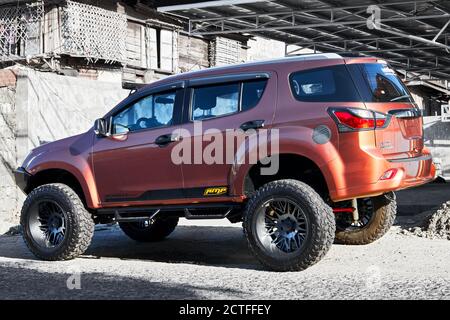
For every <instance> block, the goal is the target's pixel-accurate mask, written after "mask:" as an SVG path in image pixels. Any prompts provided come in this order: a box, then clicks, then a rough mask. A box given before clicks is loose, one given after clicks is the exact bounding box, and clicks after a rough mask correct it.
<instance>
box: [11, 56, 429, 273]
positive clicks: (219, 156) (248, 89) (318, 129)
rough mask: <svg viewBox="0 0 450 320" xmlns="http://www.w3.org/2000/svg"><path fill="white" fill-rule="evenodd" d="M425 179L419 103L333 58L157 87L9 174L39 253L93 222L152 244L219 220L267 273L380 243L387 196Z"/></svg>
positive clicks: (293, 60)
mask: <svg viewBox="0 0 450 320" xmlns="http://www.w3.org/2000/svg"><path fill="white" fill-rule="evenodd" d="M434 177H435V168H434V165H433V164H432V159H431V155H430V153H429V151H428V150H427V149H425V148H424V145H423V131H422V117H421V113H420V110H419V109H418V108H417V106H416V105H415V104H414V102H413V100H412V98H411V95H410V93H409V92H408V90H407V88H406V87H405V86H404V84H403V83H402V82H401V80H400V79H399V78H398V77H397V75H396V73H395V71H394V70H393V69H391V68H390V67H389V65H388V64H387V63H386V62H385V61H381V60H377V59H376V58H367V57H344V56H340V55H337V54H316V55H306V56H296V57H290V58H284V59H279V60H271V61H264V62H255V63H248V64H242V65H236V66H227V67H219V68H212V69H208V70H202V71H197V72H191V73H184V74H179V75H176V76H172V77H168V78H166V79H164V80H161V81H157V82H155V83H153V84H151V85H148V86H145V87H143V88H141V89H139V90H138V91H137V92H135V93H133V94H132V95H130V96H129V97H128V98H126V99H125V100H124V101H122V102H121V103H119V104H118V105H117V106H116V107H115V108H113V109H112V110H111V111H110V112H108V113H107V114H106V115H105V116H104V117H102V118H101V119H98V120H96V122H95V124H94V126H93V128H91V129H90V130H88V131H87V132H85V133H83V134H80V135H77V136H73V137H70V138H67V139H63V140H60V141H56V142H53V143H48V144H45V145H42V146H40V147H38V148H36V149H34V150H33V151H32V152H31V153H30V154H29V155H28V157H27V158H26V159H25V161H24V163H23V166H22V167H21V168H19V169H18V170H17V171H16V181H17V184H18V185H19V186H20V187H21V188H22V189H23V190H24V192H25V193H26V194H27V195H28V197H27V199H26V201H25V203H24V205H23V209H22V215H21V225H22V228H23V236H24V239H25V242H26V244H27V245H28V247H29V248H30V250H31V251H32V252H33V253H34V254H35V255H36V256H37V257H39V258H42V259H45V260H64V259H71V258H75V257H77V256H78V255H80V254H82V253H83V252H84V251H85V250H86V249H87V247H88V246H89V243H90V241H91V238H92V235H93V231H94V224H96V223H109V222H118V223H119V225H120V227H121V228H122V230H123V231H124V232H125V234H127V235H128V236H129V237H131V238H132V239H134V240H136V241H158V240H162V239H163V238H165V237H166V236H168V235H169V234H170V233H171V232H172V231H174V229H175V227H176V225H177V223H178V219H179V218H180V217H185V218H188V219H217V218H228V219H229V220H230V221H231V222H243V227H244V231H245V235H246V237H247V240H248V244H249V247H250V249H251V250H252V251H253V253H254V254H255V256H256V258H258V260H260V261H261V262H262V263H263V264H264V265H265V266H266V267H268V268H270V269H273V270H278V271H288V270H303V269H305V268H307V267H309V266H311V265H312V264H314V263H316V262H317V261H319V260H320V259H321V258H322V257H323V256H324V255H325V253H326V252H327V251H328V249H329V248H330V246H331V245H332V243H333V242H338V243H343V244H367V243H370V242H373V241H375V240H376V239H378V238H380V237H381V236H382V235H384V234H385V233H386V232H387V230H388V229H389V228H390V226H391V225H392V223H393V221H394V218H395V215H396V202H395V194H394V193H393V191H395V190H399V189H404V188H408V187H412V186H418V185H420V184H424V183H427V182H429V181H431V180H433V179H434Z"/></svg>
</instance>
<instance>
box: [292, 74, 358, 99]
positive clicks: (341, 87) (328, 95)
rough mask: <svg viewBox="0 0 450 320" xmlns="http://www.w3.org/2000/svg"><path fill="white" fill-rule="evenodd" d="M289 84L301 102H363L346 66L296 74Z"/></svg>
mask: <svg viewBox="0 0 450 320" xmlns="http://www.w3.org/2000/svg"><path fill="white" fill-rule="evenodd" d="M289 82H290V85H291V90H292V93H293V94H294V97H295V98H296V99H297V100H300V101H307V102H355V101H361V97H360V96H359V94H358V91H357V90H356V88H355V85H354V83H353V81H352V78H351V76H350V74H349V72H348V70H347V68H346V67H345V65H336V66H331V67H324V68H317V69H310V70H305V71H299V72H295V73H293V74H291V75H290V77H289Z"/></svg>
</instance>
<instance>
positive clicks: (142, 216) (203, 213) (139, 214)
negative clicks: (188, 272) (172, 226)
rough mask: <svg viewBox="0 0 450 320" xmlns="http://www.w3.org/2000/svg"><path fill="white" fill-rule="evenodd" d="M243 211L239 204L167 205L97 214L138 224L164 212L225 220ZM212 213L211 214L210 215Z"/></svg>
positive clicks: (107, 210) (125, 208) (193, 218)
mask: <svg viewBox="0 0 450 320" xmlns="http://www.w3.org/2000/svg"><path fill="white" fill-rule="evenodd" d="M239 209H242V205H241V204H238V203H224V204H215V203H212V204H193V205H167V206H149V207H124V208H107V209H99V210H98V211H97V214H98V215H100V216H103V215H108V216H113V217H114V220H115V221H117V222H138V221H142V220H151V219H154V218H156V217H157V216H158V215H161V214H164V212H172V213H174V212H176V213H179V216H181V217H183V216H184V217H185V218H186V219H189V220H200V219H224V218H227V217H228V216H229V215H230V214H231V213H232V212H233V211H234V210H239ZM210 212H211V213H210Z"/></svg>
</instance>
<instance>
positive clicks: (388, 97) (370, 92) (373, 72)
mask: <svg viewBox="0 0 450 320" xmlns="http://www.w3.org/2000/svg"><path fill="white" fill-rule="evenodd" d="M348 68H349V70H350V72H351V73H352V76H353V78H354V80H355V83H357V84H358V89H359V91H360V94H361V96H362V97H363V100H364V102H412V98H411V95H410V93H409V91H408V89H407V88H406V86H405V85H404V84H403V82H402V81H401V80H400V79H399V77H398V76H397V75H396V73H395V71H394V70H393V69H391V68H390V67H389V66H388V65H387V64H382V63H365V64H350V65H348Z"/></svg>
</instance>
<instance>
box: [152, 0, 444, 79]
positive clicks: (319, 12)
mask: <svg viewBox="0 0 450 320" xmlns="http://www.w3.org/2000/svg"><path fill="white" fill-rule="evenodd" d="M171 3H172V4H173V5H175V6H164V7H160V8H158V10H159V11H163V12H166V13H170V14H175V15H177V16H182V17H184V18H187V19H189V31H190V33H191V34H193V35H195V34H196V35H230V34H239V33H240V34H250V35H258V36H264V37H267V38H271V39H277V40H280V41H284V42H286V43H287V44H295V45H298V46H301V47H306V48H311V49H315V50H317V51H319V52H343V53H356V54H361V55H370V56H376V57H380V58H383V59H386V60H388V61H389V62H390V63H391V64H392V65H394V66H395V67H397V69H400V70H402V71H403V70H404V71H406V75H407V76H408V78H417V76H418V75H421V76H422V77H425V78H429V77H430V76H431V77H432V78H436V79H450V54H449V49H450V41H449V40H450V26H448V22H449V21H450V1H449V0H434V1H431V0H414V1H413V0H386V1H374V0H340V1H332V0H302V1H298V0H274V1H265V0H262V1H261V0H260V1H257V0H255V1H248V0H245V1H239V0H219V1H208V2H204V1H203V2H199V1H197V2H190V4H187V5H184V6H179V4H180V3H182V4H186V1H180V2H177V1H171ZM372 5H376V6H377V7H378V8H379V9H380V13H381V25H380V27H381V30H377V29H371V28H369V27H368V25H367V19H368V18H369V17H371V12H372V11H370V10H368V8H369V6H372ZM371 9H373V7H372V8H371ZM375 10H376V7H375ZM435 37H437V38H435ZM433 41H434V42H433Z"/></svg>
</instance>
